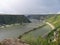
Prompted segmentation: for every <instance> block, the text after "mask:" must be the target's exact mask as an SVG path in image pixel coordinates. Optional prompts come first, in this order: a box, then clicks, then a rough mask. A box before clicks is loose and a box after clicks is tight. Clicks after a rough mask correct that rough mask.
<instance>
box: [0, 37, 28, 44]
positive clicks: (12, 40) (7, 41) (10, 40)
mask: <svg viewBox="0 0 60 45" xmlns="http://www.w3.org/2000/svg"><path fill="white" fill-rule="evenodd" d="M0 45H29V44H27V43H25V42H24V41H22V40H20V39H12V38H10V39H4V40H3V41H1V42H0Z"/></svg>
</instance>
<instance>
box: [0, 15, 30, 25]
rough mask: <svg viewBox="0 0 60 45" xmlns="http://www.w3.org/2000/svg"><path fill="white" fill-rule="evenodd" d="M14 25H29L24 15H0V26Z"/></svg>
mask: <svg viewBox="0 0 60 45" xmlns="http://www.w3.org/2000/svg"><path fill="white" fill-rule="evenodd" d="M14 23H30V21H29V19H28V18H27V17H25V16H24V15H0V25H2V24H14Z"/></svg>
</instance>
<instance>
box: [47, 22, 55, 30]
mask: <svg viewBox="0 0 60 45" xmlns="http://www.w3.org/2000/svg"><path fill="white" fill-rule="evenodd" d="M46 24H48V25H49V26H50V27H51V28H52V29H55V27H54V26H53V25H52V24H51V23H49V22H46Z"/></svg>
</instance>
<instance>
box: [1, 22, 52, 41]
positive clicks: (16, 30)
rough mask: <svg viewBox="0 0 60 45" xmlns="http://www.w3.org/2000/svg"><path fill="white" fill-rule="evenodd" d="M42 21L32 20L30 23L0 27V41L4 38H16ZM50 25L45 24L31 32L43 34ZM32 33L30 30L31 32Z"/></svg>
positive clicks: (48, 29) (47, 30)
mask: <svg viewBox="0 0 60 45" xmlns="http://www.w3.org/2000/svg"><path fill="white" fill-rule="evenodd" d="M43 24H44V23H43V22H32V23H26V24H25V25H24V26H21V25H13V26H11V27H6V28H0V41H2V40H3V39H6V38H17V37H19V36H20V35H21V34H23V33H24V32H27V31H29V30H31V29H33V28H36V27H39V26H41V25H43ZM50 29H51V28H50V27H49V26H46V27H44V28H42V29H38V30H37V31H35V32H33V35H34V34H35V36H37V34H38V35H44V34H45V33H46V32H49V31H50ZM31 33H32V32H31Z"/></svg>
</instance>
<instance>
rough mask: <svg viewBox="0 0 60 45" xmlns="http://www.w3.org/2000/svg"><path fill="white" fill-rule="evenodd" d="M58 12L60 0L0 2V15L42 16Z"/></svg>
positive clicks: (12, 0) (9, 0)
mask: <svg viewBox="0 0 60 45" xmlns="http://www.w3.org/2000/svg"><path fill="white" fill-rule="evenodd" d="M58 12H60V0H0V13H8V14H42V13H58Z"/></svg>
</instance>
